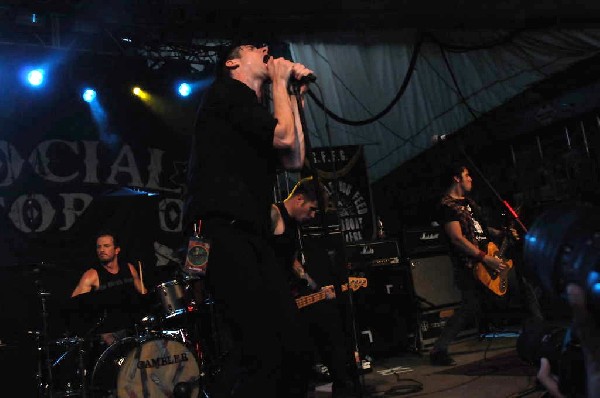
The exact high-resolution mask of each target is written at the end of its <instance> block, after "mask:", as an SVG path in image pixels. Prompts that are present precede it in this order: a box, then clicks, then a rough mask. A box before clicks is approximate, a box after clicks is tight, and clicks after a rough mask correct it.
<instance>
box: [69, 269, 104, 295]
mask: <svg viewBox="0 0 600 398" xmlns="http://www.w3.org/2000/svg"><path fill="white" fill-rule="evenodd" d="M99 286H100V280H99V279H98V272H97V271H96V270H95V269H93V268H90V269H88V270H87V271H85V272H84V273H83V275H81V278H80V279H79V283H78V284H77V286H75V289H74V290H73V292H72V293H71V297H75V296H79V295H80V294H84V293H89V292H91V291H92V290H94V289H97V288H98V287H99Z"/></svg>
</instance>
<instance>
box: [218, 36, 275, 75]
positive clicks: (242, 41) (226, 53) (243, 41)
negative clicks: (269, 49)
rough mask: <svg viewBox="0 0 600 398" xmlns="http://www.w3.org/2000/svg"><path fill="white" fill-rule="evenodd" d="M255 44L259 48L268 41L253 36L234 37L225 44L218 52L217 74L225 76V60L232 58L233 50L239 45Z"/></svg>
mask: <svg viewBox="0 0 600 398" xmlns="http://www.w3.org/2000/svg"><path fill="white" fill-rule="evenodd" d="M244 45H253V46H256V47H257V48H260V47H264V46H266V45H267V43H266V41H264V40H260V39H257V38H256V37H253V36H245V37H237V38H234V39H232V40H231V41H230V42H229V43H228V44H225V45H223V46H222V47H221V48H220V49H219V50H218V53H217V63H216V68H215V75H216V77H217V78H221V77H223V76H225V70H226V69H225V62H227V61H228V60H230V59H232V53H233V51H234V50H235V49H236V48H238V47H239V46H244Z"/></svg>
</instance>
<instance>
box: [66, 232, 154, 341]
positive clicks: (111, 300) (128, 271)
mask: <svg viewBox="0 0 600 398" xmlns="http://www.w3.org/2000/svg"><path fill="white" fill-rule="evenodd" d="M120 252H121V247H120V245H119V242H118V239H117V236H116V235H115V234H114V233H113V232H111V231H108V230H106V231H101V232H99V233H98V234H97V235H96V255H97V257H98V264H95V265H93V266H92V267H90V268H89V269H87V270H86V271H85V272H84V273H83V275H82V276H81V278H80V279H79V283H78V284H77V286H76V287H75V289H74V290H73V292H72V293H71V298H74V297H78V298H82V299H85V300H80V303H83V302H85V305H90V306H92V307H93V308H90V311H91V312H92V313H94V314H99V319H97V325H96V326H97V329H96V330H93V329H94V328H95V327H96V326H94V325H92V331H93V332H95V333H97V334H99V335H100V338H101V341H102V342H104V343H105V344H107V345H111V344H112V343H114V342H115V341H116V340H117V339H120V338H123V337H125V336H126V335H127V328H128V327H129V326H131V323H132V311H133V312H139V311H138V310H140V309H135V308H132V307H133V306H134V305H136V304H140V303H142V302H143V300H141V299H140V298H141V297H142V296H143V295H146V294H147V292H148V290H147V289H146V287H145V285H144V281H143V271H142V264H141V263H138V267H137V269H136V267H135V266H134V265H133V264H131V263H129V262H124V261H121V260H119V253H120ZM92 292H94V293H93V294H91V295H90V296H87V295H86V296H83V295H84V294H86V293H92ZM133 318H135V316H133Z"/></svg>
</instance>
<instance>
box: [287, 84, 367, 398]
mask: <svg viewBox="0 0 600 398" xmlns="http://www.w3.org/2000/svg"><path fill="white" fill-rule="evenodd" d="M291 88H292V91H293V93H294V95H295V97H296V101H297V103H298V114H299V117H300V123H301V125H302V131H303V132H304V142H305V148H306V150H305V153H308V152H309V151H310V149H311V148H312V146H311V144H310V137H309V134H307V133H306V128H305V126H306V120H305V117H304V110H303V107H302V106H301V104H302V102H301V101H302V98H301V95H300V85H298V84H292V85H291ZM329 142H331V139H330V140H329ZM308 164H309V169H310V172H311V174H312V175H313V183H314V184H315V188H316V192H317V202H318V206H319V212H320V214H321V224H322V229H323V236H328V234H329V228H328V226H327V223H326V220H325V207H324V203H323V200H322V198H321V195H320V193H321V187H320V184H319V179H318V171H317V169H316V167H315V166H314V162H313V159H312V157H311V156H308ZM333 176H334V178H333V189H332V198H333V200H334V202H335V203H336V216H337V217H338V225H340V232H342V231H341V223H340V222H339V212H338V211H337V203H339V202H338V193H337V178H338V174H337V169H336V167H335V159H333ZM342 239H343V234H342ZM345 248H346V245H345V243H344V244H343V245H342V250H343V251H344V253H342V254H343V258H344V259H346V258H347V254H346V253H345ZM328 254H329V255H328V258H329V267H330V269H331V270H332V275H333V276H334V277H336V279H338V280H339V279H340V278H339V277H338V272H336V269H335V261H334V257H335V251H330V252H329V253H328ZM345 271H346V272H345V275H344V278H343V279H344V280H345V281H346V283H348V282H349V280H350V276H349V273H348V267H345ZM336 290H338V286H336ZM347 292H348V295H347V297H348V305H349V315H350V324H351V332H352V339H351V343H352V346H353V352H354V361H355V364H356V370H358V368H359V366H360V365H361V363H362V358H361V355H360V349H359V346H358V333H357V326H356V316H355V314H354V312H355V310H354V300H353V298H352V294H353V293H352V289H348V290H347ZM337 293H338V292H337V291H336V294H337ZM342 319H345V317H342ZM357 374H359V372H357ZM359 376H361V377H359V378H358V380H357V381H358V383H357V385H356V387H357V392H358V394H359V395H358V397H359V398H362V397H363V396H364V395H363V390H364V375H363V374H362V373H360V374H359Z"/></svg>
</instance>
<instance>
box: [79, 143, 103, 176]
mask: <svg viewBox="0 0 600 398" xmlns="http://www.w3.org/2000/svg"><path fill="white" fill-rule="evenodd" d="M82 142H83V147H84V148H85V159H84V161H83V164H84V165H85V177H84V178H83V182H89V183H92V184H98V183H99V182H100V181H99V180H98V141H82Z"/></svg>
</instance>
